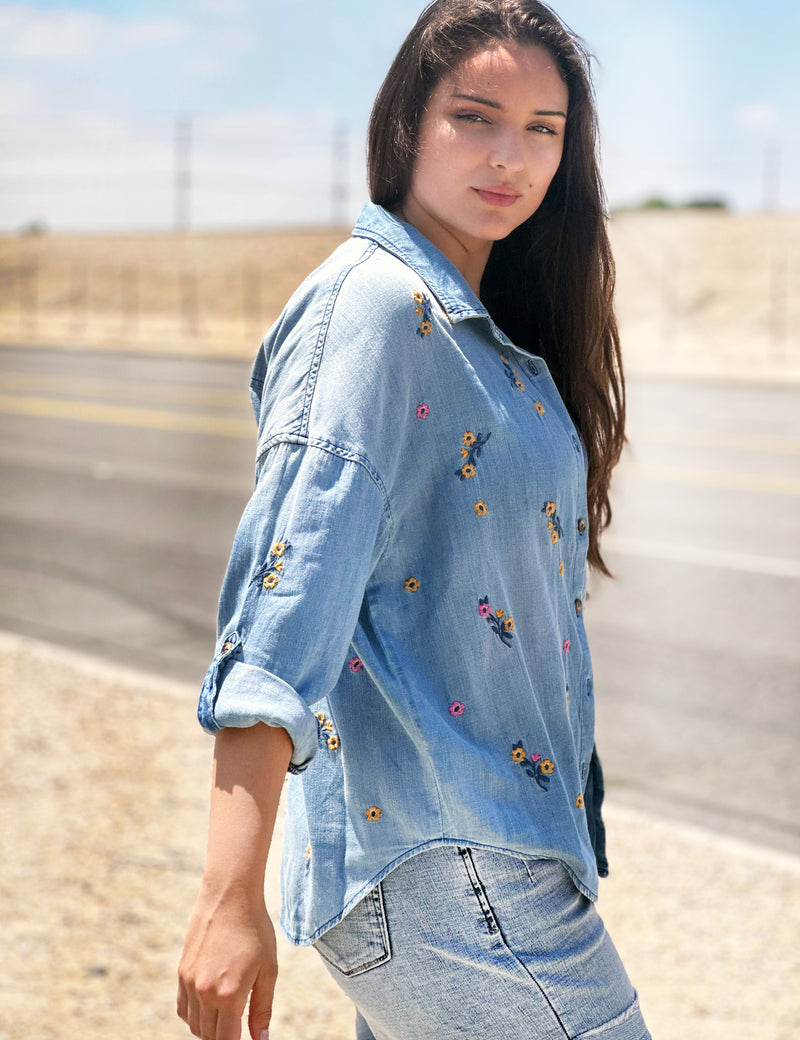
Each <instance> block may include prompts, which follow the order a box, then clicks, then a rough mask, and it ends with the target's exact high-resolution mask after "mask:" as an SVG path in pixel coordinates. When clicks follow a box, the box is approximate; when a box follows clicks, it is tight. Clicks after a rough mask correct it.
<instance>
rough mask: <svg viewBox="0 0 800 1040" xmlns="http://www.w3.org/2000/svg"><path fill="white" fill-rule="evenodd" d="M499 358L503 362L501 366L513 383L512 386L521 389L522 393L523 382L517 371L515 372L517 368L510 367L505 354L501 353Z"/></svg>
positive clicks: (523, 389)
mask: <svg viewBox="0 0 800 1040" xmlns="http://www.w3.org/2000/svg"><path fill="white" fill-rule="evenodd" d="M500 360H501V361H502V362H503V368H504V369H505V373H506V375H507V376H508V378H509V379H510V380H511V382H512V383H513V384H514V386H515V387H516V388H517V390H520V391H522V392H523V393H524V392H525V384H524V383H523V382H522V380H521V379H520V378H519V373H518V372H517V370H516V369H515V368H512V367H511V363H510V362H509V360H508V358H507V357H506V356H505V354H501V355H500Z"/></svg>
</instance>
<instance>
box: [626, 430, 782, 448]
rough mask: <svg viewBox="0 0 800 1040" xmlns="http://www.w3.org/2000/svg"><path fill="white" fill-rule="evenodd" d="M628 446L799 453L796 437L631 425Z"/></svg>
mask: <svg viewBox="0 0 800 1040" xmlns="http://www.w3.org/2000/svg"><path fill="white" fill-rule="evenodd" d="M627 432H628V440H629V441H630V442H631V444H633V445H636V444H637V443H639V442H642V443H655V444H680V445H685V446H686V447H689V448H699V447H702V448H726V449H730V450H734V449H735V450H736V451H760V452H767V453H770V454H776V455H798V454H800V440H799V439H798V438H796V437H776V436H769V435H767V434H759V433H733V432H732V431H726V430H696V429H689V428H686V427H677V426H632V427H630V428H629V429H628V431H627Z"/></svg>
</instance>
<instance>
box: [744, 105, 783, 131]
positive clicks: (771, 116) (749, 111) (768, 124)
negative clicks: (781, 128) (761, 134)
mask: <svg viewBox="0 0 800 1040" xmlns="http://www.w3.org/2000/svg"><path fill="white" fill-rule="evenodd" d="M733 117H734V120H735V122H736V123H737V125H738V126H743V127H745V128H746V129H748V130H771V129H772V128H773V127H775V126H777V125H778V123H779V122H780V119H779V115H778V109H777V108H776V107H775V105H771V104H768V103H766V102H756V103H754V104H751V105H742V106H741V107H739V108H737V109H736V110H735V112H734V113H733Z"/></svg>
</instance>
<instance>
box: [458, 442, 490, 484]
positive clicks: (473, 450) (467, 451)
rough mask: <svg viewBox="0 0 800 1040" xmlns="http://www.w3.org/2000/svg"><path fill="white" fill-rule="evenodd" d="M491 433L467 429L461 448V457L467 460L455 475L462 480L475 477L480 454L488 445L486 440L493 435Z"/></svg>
mask: <svg viewBox="0 0 800 1040" xmlns="http://www.w3.org/2000/svg"><path fill="white" fill-rule="evenodd" d="M491 436H492V435H491V433H487V434H486V436H485V437H484V435H483V434H482V433H477V434H476V433H473V432H472V430H467V431H466V433H465V434H464V436H463V437H462V438H461V441H462V443H463V444H464V447H463V448H461V449H460V452H461V458H462V459H466V460H467V461H466V462H465V463H464V465H463V466H461V467H460V468H459V469H457V470H456V473H455V475H456V476H457V477H458V478H459V479H461V480H469V479H470V478H471V477H474V476H475V474H476V473H477V472H478V468H477V462H478V459H479V458H480V454H481V452H482V451H483V449H484V448H485V447H486V442H487V441H488V440H489V438H490V437H491Z"/></svg>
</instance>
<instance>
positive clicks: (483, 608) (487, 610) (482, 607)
mask: <svg viewBox="0 0 800 1040" xmlns="http://www.w3.org/2000/svg"><path fill="white" fill-rule="evenodd" d="M478 613H479V614H480V616H481V617H491V616H492V608H491V607H490V606H489V604H488V603H479V604H478Z"/></svg>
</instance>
